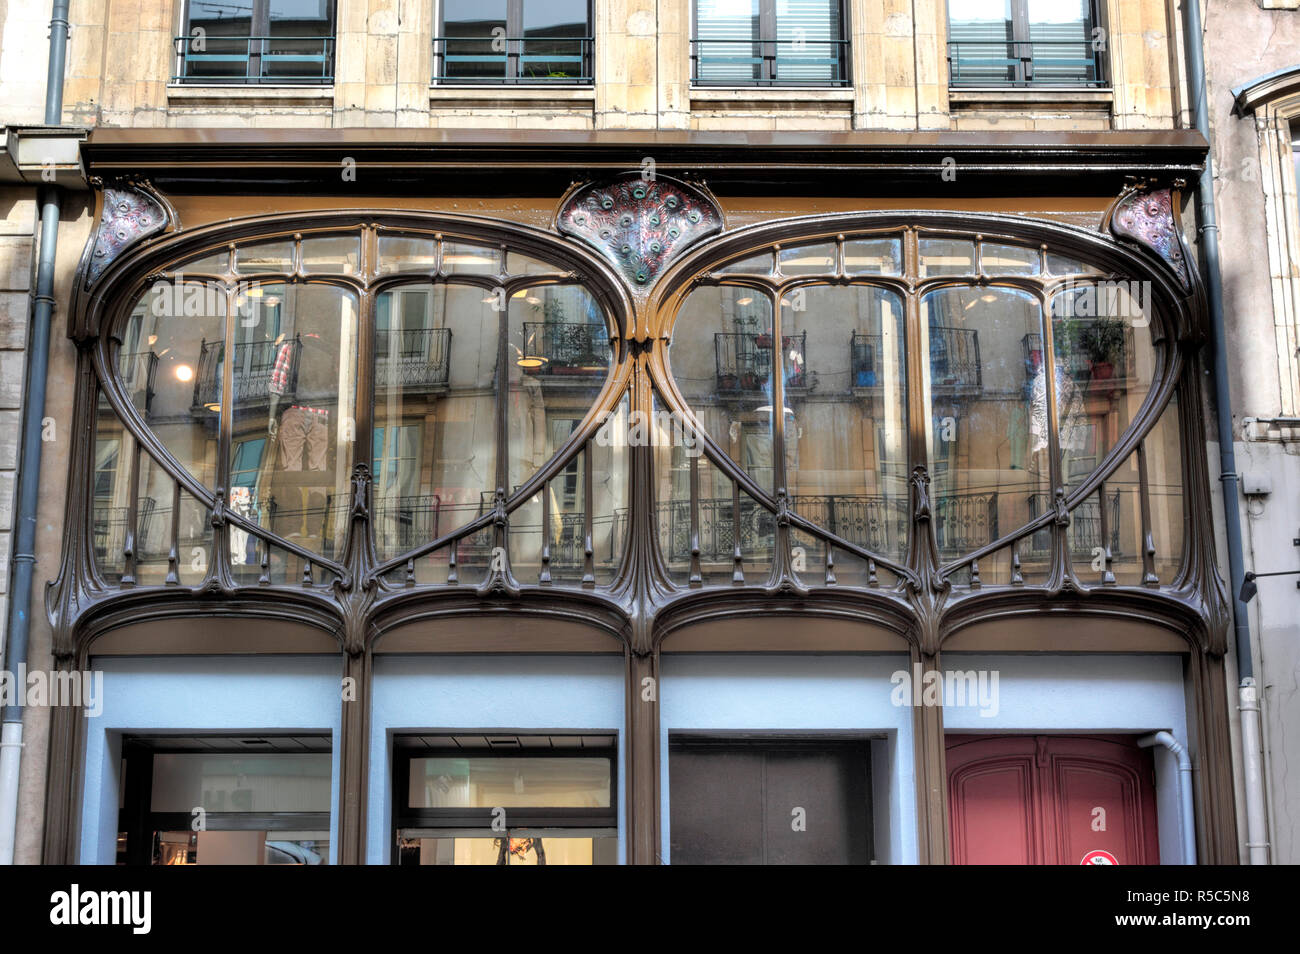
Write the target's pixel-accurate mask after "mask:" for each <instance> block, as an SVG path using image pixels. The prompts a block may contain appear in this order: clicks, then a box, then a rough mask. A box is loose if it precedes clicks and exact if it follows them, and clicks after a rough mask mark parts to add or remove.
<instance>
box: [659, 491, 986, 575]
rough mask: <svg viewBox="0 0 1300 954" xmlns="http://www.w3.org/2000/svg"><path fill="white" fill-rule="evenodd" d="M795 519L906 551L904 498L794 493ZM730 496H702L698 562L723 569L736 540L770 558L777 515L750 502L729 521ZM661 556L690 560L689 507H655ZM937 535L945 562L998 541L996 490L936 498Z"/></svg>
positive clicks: (869, 544)
mask: <svg viewBox="0 0 1300 954" xmlns="http://www.w3.org/2000/svg"><path fill="white" fill-rule="evenodd" d="M791 505H792V507H793V509H794V511H795V512H796V513H798V514H799V515H800V516H802V517H806V518H807V519H808V520H811V521H812V522H813V523H816V524H817V525H818V526H821V527H825V528H826V529H827V530H829V531H831V532H832V533H834V534H836V535H837V536H839V537H841V538H843V539H845V540H847V541H849V542H850V543H854V544H857V545H858V546H860V547H863V548H865V549H867V550H870V551H872V552H874V553H880V554H890V553H894V554H898V553H902V552H903V550H904V549H905V545H906V542H907V528H908V516H909V514H908V501H907V498H906V496H901V495H900V496H898V497H886V496H883V495H879V494H807V495H795V496H794V497H792V498H791ZM733 507H734V501H733V500H732V498H730V497H725V498H722V497H718V498H708V497H705V498H701V499H700V501H699V541H700V561H701V562H702V563H727V562H730V561H731V560H732V558H733V555H734V547H735V543H736V537H737V534H739V538H740V548H741V551H742V552H743V553H744V554H746V556H747V558H748V556H749V555H750V554H753V556H754V558H756V559H762V558H767V559H770V558H771V546H772V540H773V539H774V538H773V530H774V528H775V526H776V523H775V521H776V516H775V515H774V514H773V513H772V512H771V511H769V510H767V509H766V508H764V507H762V506H760V505H759V504H758V503H757V502H756V501H754V500H753V499H751V498H747V497H742V499H741V500H740V520H739V522H737V521H736V520H735V519H734V511H733ZM657 510H658V520H659V528H660V535H661V539H662V540H663V541H664V550H665V553H664V555H665V557H667V559H668V560H669V561H671V562H681V561H685V560H689V559H690V557H691V542H690V541H691V512H690V501H687V500H673V501H669V502H666V503H660V504H659V505H658V507H657ZM934 512H935V534H936V536H937V538H938V543H939V549H940V550H941V551H942V553H943V554H944V555H946V556H959V555H960V554H962V553H969V552H970V551H971V550H975V549H978V548H979V547H982V546H984V545H985V544H987V543H991V542H992V541H994V540H996V539H997V537H998V494H997V491H980V492H974V493H961V494H951V495H946V496H940V497H938V498H936V500H935V511H934Z"/></svg>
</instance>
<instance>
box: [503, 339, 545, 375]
mask: <svg viewBox="0 0 1300 954" xmlns="http://www.w3.org/2000/svg"><path fill="white" fill-rule="evenodd" d="M510 347H511V349H512V350H513V351H514V353H515V354H517V355H519V357H518V358H516V359H515V364H516V365H517V366H518V367H521V368H525V369H527V370H529V371H532V370H535V369H537V368H540V367H542V366H543V365H545V364H546V359H545V358H543V357H542V356H541V355H539V354H524V353H523V352H522V351H520V350H519V349H518V348H516V347H515V346H514V345H511V346H510Z"/></svg>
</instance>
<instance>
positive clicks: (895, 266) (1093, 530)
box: [88, 177, 1186, 592]
mask: <svg viewBox="0 0 1300 954" xmlns="http://www.w3.org/2000/svg"><path fill="white" fill-rule="evenodd" d="M1156 211H1157V212H1158V211H1159V209H1157V210H1156ZM693 213H694V215H693ZM629 216H630V217H631V219H630V221H629V219H628V217H629ZM374 218H376V219H377V220H379V222H380V223H381V225H380V227H378V228H376V227H374V226H372V225H365V226H361V227H357V226H348V227H343V226H338V227H327V226H324V225H321V224H319V223H315V224H313V223H311V222H310V221H303V220H302V219H299V220H298V221H297V222H296V223H295V225H296V227H297V229H298V230H297V231H284V229H283V227H282V228H272V227H270V226H268V227H267V228H266V229H264V230H263V232H261V233H260V234H241V235H239V236H237V238H236V240H234V241H221V240H220V236H219V233H215V232H214V233H212V234H213V235H214V236H217V237H218V239H219V240H218V241H217V242H216V243H215V244H214V243H213V242H212V241H211V240H208V241H206V242H203V243H198V242H190V243H188V244H185V243H183V242H178V247H185V248H186V249H187V251H186V252H185V253H183V254H180V255H178V256H177V257H175V258H174V259H173V260H172V261H171V262H168V263H165V264H163V265H162V266H161V267H155V268H152V269H151V270H150V275H149V278H150V282H139V283H137V285H136V286H135V287H136V290H135V292H134V293H133V294H134V299H133V301H134V305H132V303H131V302H126V303H125V305H123V306H120V307H119V312H120V314H121V316H122V317H121V318H120V319H119V320H118V322H117V324H116V326H115V327H114V329H113V332H112V336H111V339H112V340H111V345H110V343H109V341H108V340H107V339H106V340H105V342H104V345H105V347H104V348H103V350H102V354H103V359H102V360H103V367H104V370H106V371H109V372H110V374H111V378H110V379H109V380H108V381H107V386H106V387H105V389H104V391H103V394H102V396H101V398H100V401H99V405H98V407H99V411H98V413H97V423H96V433H95V438H94V443H93V452H92V453H93V458H94V459H93V461H92V462H91V464H90V466H91V469H92V471H93V474H92V478H91V481H90V488H91V496H92V500H91V501H90V511H91V517H90V527H89V530H88V532H89V536H90V538H91V550H92V554H93V557H94V563H95V566H96V571H97V574H98V575H99V577H100V578H101V579H102V580H103V581H105V583H106V584H108V585H122V584H127V585H136V586H138V585H161V586H166V585H181V586H204V585H210V584H211V583H212V581H213V580H214V579H215V580H217V582H218V583H219V584H220V585H222V586H240V585H249V586H268V585H305V586H307V587H319V586H329V585H332V584H334V583H338V582H341V581H348V580H350V579H351V578H352V576H353V570H354V569H355V567H354V563H355V561H356V560H357V559H358V557H357V555H356V549H355V547H354V546H350V543H349V542H350V541H351V539H352V534H353V531H354V529H355V527H356V526H358V522H357V518H358V516H360V518H361V521H362V522H361V524H360V525H361V526H363V527H365V528H366V529H367V531H368V533H369V537H368V541H369V542H368V546H369V547H370V548H372V551H373V552H370V555H369V556H367V557H365V558H364V559H365V560H367V561H368V562H369V564H370V566H371V568H372V570H373V573H374V575H375V578H376V579H377V580H378V581H379V582H380V585H381V586H383V587H393V588H405V587H408V586H418V585H424V584H429V585H476V586H489V585H490V586H493V587H497V588H500V587H501V586H502V585H505V586H506V587H507V588H508V587H513V586H527V585H541V586H546V585H571V586H576V587H582V588H592V589H603V588H607V587H619V586H622V585H624V583H625V580H626V568H627V559H628V555H629V554H630V553H631V552H632V551H633V550H634V549H635V548H636V545H637V544H636V541H635V540H634V537H635V535H636V534H638V533H643V532H644V531H643V530H642V529H640V528H651V533H652V536H653V539H652V540H650V541H648V542H649V544H650V546H651V547H652V548H653V549H654V550H655V552H656V554H657V556H656V559H657V561H658V563H659V564H661V567H662V575H663V577H664V585H666V586H668V587H681V588H684V589H690V588H694V587H700V586H711V585H720V586H733V585H736V584H737V583H741V582H747V583H758V584H764V585H766V584H769V583H770V582H771V581H773V580H776V579H788V578H790V577H792V575H797V577H798V579H799V580H800V581H801V582H800V585H809V586H821V585H826V584H834V585H840V586H860V587H863V588H866V589H879V590H881V591H882V592H886V591H890V590H892V588H894V587H895V586H898V585H902V584H903V582H906V581H908V580H913V579H915V576H916V572H917V571H916V569H915V565H916V560H917V559H918V557H917V553H918V546H920V544H919V543H918V534H924V535H926V536H927V537H932V540H933V554H932V557H931V559H932V560H933V562H934V563H935V565H936V567H941V568H942V572H943V574H944V575H945V578H946V579H947V581H948V585H952V586H955V587H958V588H963V589H968V590H972V591H973V590H979V589H989V588H995V587H1001V586H1011V587H1018V586H1033V585H1036V584H1044V585H1046V584H1050V583H1051V582H1052V581H1053V580H1055V579H1058V578H1059V576H1060V573H1061V572H1062V570H1061V568H1062V566H1064V567H1065V568H1066V572H1068V573H1076V572H1077V573H1078V575H1079V577H1080V578H1086V579H1087V580H1088V581H1093V582H1095V583H1096V584H1097V585H1111V584H1117V585H1124V584H1131V585H1146V586H1160V585H1165V584H1167V583H1169V582H1170V581H1172V580H1174V579H1175V578H1176V577H1177V576H1178V572H1179V568H1180V566H1181V565H1182V558H1183V552H1184V549H1185V548H1184V540H1183V532H1184V519H1183V510H1184V502H1183V496H1184V494H1185V492H1186V490H1185V479H1184V475H1183V466H1182V465H1183V454H1182V450H1181V448H1182V442H1183V439H1184V438H1183V435H1182V433H1181V429H1180V425H1179V421H1178V417H1177V413H1178V412H1177V406H1176V402H1175V403H1173V404H1170V403H1169V402H1170V400H1171V398H1172V396H1173V393H1174V383H1175V380H1174V379H1175V378H1176V377H1177V375H1178V373H1179V369H1180V365H1179V363H1178V358H1177V356H1176V354H1175V353H1174V352H1173V350H1172V349H1170V348H1168V346H1167V343H1168V341H1169V340H1170V338H1171V337H1176V336H1181V335H1183V334H1185V333H1186V331H1185V328H1183V327H1182V326H1181V325H1180V324H1179V322H1180V321H1183V319H1181V318H1179V317H1178V316H1177V315H1174V314H1172V313H1171V311H1172V310H1176V309H1175V306H1174V305H1172V304H1171V302H1172V301H1173V299H1174V298H1175V297H1176V295H1175V294H1174V293H1173V292H1171V291H1170V289H1171V288H1172V287H1173V286H1172V284H1171V283H1168V282H1163V283H1162V282H1156V283H1155V284H1154V286H1152V283H1151V282H1150V281H1149V280H1148V279H1146V278H1143V277H1141V276H1142V273H1141V272H1140V271H1133V270H1131V269H1130V270H1129V271H1125V270H1124V268H1123V267H1121V266H1124V265H1125V264H1131V260H1130V258H1129V257H1127V256H1126V255H1124V254H1123V253H1122V252H1121V251H1120V250H1119V249H1118V247H1117V246H1115V244H1114V243H1111V242H1106V241H1104V240H1101V239H1098V238H1096V237H1092V238H1086V237H1084V236H1081V235H1079V234H1077V233H1078V230H1071V229H1068V228H1065V227H1060V226H1050V227H1040V226H1036V225H1035V224H1033V223H1025V222H1015V223H1012V222H1011V221H1010V220H1008V221H1007V222H998V221H992V222H991V221H990V219H989V217H982V219H981V222H982V223H983V224H984V226H985V231H982V232H981V231H977V230H976V229H975V228H974V227H973V226H974V222H969V223H968V222H966V221H964V220H963V217H961V216H957V215H952V216H943V215H938V214H934V213H919V214H915V215H913V216H911V217H908V216H901V215H897V214H891V215H889V216H875V217H873V216H840V217H828V218H826V219H824V220H815V221H810V222H808V223H807V224H803V225H801V224H800V223H798V222H791V223H779V224H777V225H775V226H764V227H762V228H759V229H756V230H751V231H752V235H751V236H750V237H749V238H748V239H746V234H748V233H732V234H730V235H723V236H722V238H720V239H715V240H714V242H715V243H716V244H717V246H718V247H717V250H716V251H710V249H712V248H713V246H712V245H710V244H706V243H707V242H708V239H709V236H711V235H713V234H715V233H717V232H719V231H720V229H721V225H722V218H721V213H720V211H719V210H718V209H717V207H716V204H713V203H712V200H711V199H709V197H708V196H707V194H705V193H703V192H702V191H700V190H698V189H695V188H694V187H690V186H684V185H681V184H674V183H671V182H668V181H664V180H661V181H660V182H658V183H654V182H652V183H644V182H641V180H638V179H635V178H631V177H629V178H626V179H623V180H619V181H617V182H615V183H613V184H612V185H607V186H601V187H586V188H579V189H577V190H575V191H574V192H572V193H571V194H570V195H569V196H568V197H567V198H566V200H565V202H564V203H563V205H562V207H561V210H560V213H559V214H558V216H557V229H558V231H560V232H561V233H562V234H565V235H567V236H568V237H569V239H570V240H571V241H573V242H576V243H578V246H579V247H582V248H589V249H591V250H592V251H593V252H595V253H596V255H597V256H599V259H597V260H593V259H591V258H590V256H589V255H588V257H587V258H586V259H583V258H582V257H579V258H577V259H575V257H574V255H573V254H572V251H571V248H570V249H568V250H567V251H566V246H564V245H561V244H560V243H559V242H557V241H555V240H551V243H552V245H553V246H554V248H553V249H552V250H551V251H549V252H548V251H547V246H546V242H545V241H544V240H543V239H542V238H540V237H539V236H537V235H536V234H531V233H530V234H529V235H527V241H526V242H523V243H522V244H516V243H513V242H512V241H511V240H510V239H509V238H508V237H507V238H506V239H504V240H502V239H501V233H500V232H498V233H497V234H494V235H493V237H492V239H491V240H486V239H485V234H486V233H484V234H479V235H476V234H475V229H474V228H472V227H465V226H466V223H464V222H460V223H458V226H459V227H458V228H457V229H456V230H454V231H453V230H452V229H451V228H449V227H447V228H443V227H442V225H440V224H439V223H432V222H431V223H428V224H426V225H424V226H422V227H420V226H418V225H417V224H415V222H414V220H413V218H412V217H409V216H408V217H407V218H406V219H404V220H403V222H402V224H401V225H400V227H398V226H397V225H384V224H382V223H383V222H384V219H383V217H382V216H378V215H376V216H375V217H374ZM1126 221H1127V220H1126ZM444 224H445V223H444ZM994 227H997V228H999V229H1000V231H999V232H998V233H997V234H994V233H993V231H992V229H993V228H994ZM1120 228H1121V226H1120V225H1118V224H1117V226H1116V230H1117V231H1119V229H1120ZM440 229H441V230H440ZM837 229H838V230H837ZM768 233H771V234H772V235H773V236H774V237H775V238H776V239H779V240H773V241H766V242H765V241H764V238H763V236H764V235H766V234H768ZM1138 234H1140V235H1148V234H1156V233H1148V232H1143V231H1139V233H1138ZM1089 250H1091V251H1089ZM602 261H603V262H604V263H605V265H606V266H608V267H609V268H612V269H613V271H614V273H616V274H617V275H619V276H621V277H622V278H623V280H624V281H626V282H627V284H628V286H629V287H630V288H632V289H633V290H634V291H635V287H636V286H637V285H640V286H643V288H642V291H641V292H640V296H642V297H649V296H650V295H654V294H658V295H660V296H661V297H660V299H658V301H659V303H660V304H659V306H658V307H660V308H661V310H662V317H663V324H664V325H665V327H667V325H668V323H669V322H672V332H671V337H669V338H668V340H667V341H666V342H664V343H654V344H653V346H652V347H651V349H650V351H649V352H648V353H647V354H645V355H642V356H637V357H632V356H631V352H629V350H628V349H627V348H625V347H622V346H621V344H620V342H621V339H622V335H623V332H622V331H621V329H622V328H623V327H625V326H626V325H625V323H626V321H627V317H626V315H625V314H616V313H615V311H616V310H617V304H616V303H617V300H618V299H617V294H616V292H615V293H612V292H610V291H609V289H608V287H607V286H608V285H609V284H610V282H611V281H612V279H611V278H610V273H609V268H604V267H602V266H601V265H600V264H599V262H602ZM584 262H585V264H584ZM683 269H685V271H683ZM1174 271H1175V274H1177V270H1176V269H1175V270H1174ZM666 275H673V279H672V280H673V281H675V282H676V284H675V285H673V286H672V288H671V290H670V291H668V292H665V291H663V290H661V289H660V288H658V287H657V286H656V282H658V281H659V280H660V279H662V278H664V276H666ZM1179 277H1180V278H1181V276H1179ZM679 279H680V280H679ZM653 302H654V300H653V299H652V303H651V305H650V306H649V307H650V308H651V310H653V309H654V307H656V306H655V305H654V304H653ZM612 303H613V304H612ZM1183 324H1184V325H1185V324H1186V322H1183ZM1180 329H1181V330H1180ZM638 362H639V363H640V364H642V365H643V366H645V367H646V368H648V370H649V372H650V374H651V376H652V380H653V388H654V402H655V403H654V406H653V407H641V406H640V405H639V403H638V404H636V405H635V406H634V403H633V395H632V394H631V393H630V392H628V391H627V390H626V384H625V382H626V381H627V379H628V374H629V370H630V366H631V364H633V363H638ZM124 421H125V423H124ZM640 446H646V447H648V448H649V454H650V457H651V459H652V462H653V467H652V471H651V472H652V473H653V478H652V482H651V486H650V487H649V491H650V492H649V493H648V494H647V495H645V496H644V497H637V498H634V497H633V496H632V491H631V489H630V487H631V484H632V483H633V481H632V479H631V474H632V470H633V467H634V462H633V461H634V453H633V452H634V450H635V448H637V447H640ZM362 468H364V470H363V469H362ZM918 468H922V469H923V474H924V483H923V484H921V485H918V484H917V481H916V479H915V473H916V471H917V469H918ZM358 475H361V477H362V478H363V480H362V485H363V486H366V487H368V488H369V498H370V499H369V502H368V506H366V507H364V508H360V509H358V508H357V507H355V506H353V505H352V501H353V490H354V487H355V486H356V482H357V479H358ZM918 486H923V487H924V488H925V494H926V497H927V499H926V507H925V508H924V509H925V513H924V515H923V516H924V519H922V517H921V515H920V513H919V511H918V508H917V506H916V496H917V493H918V491H917V489H916V488H917V487H918ZM363 549H364V548H363ZM502 581H505V582H504V583H503V582H502ZM900 581H901V582H900Z"/></svg>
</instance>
